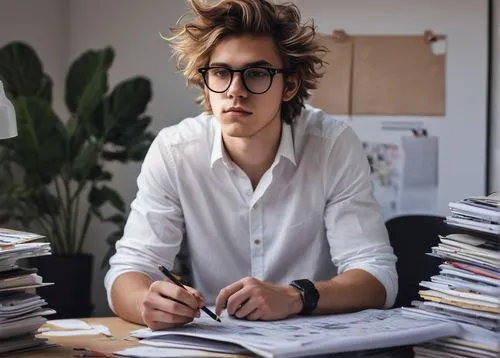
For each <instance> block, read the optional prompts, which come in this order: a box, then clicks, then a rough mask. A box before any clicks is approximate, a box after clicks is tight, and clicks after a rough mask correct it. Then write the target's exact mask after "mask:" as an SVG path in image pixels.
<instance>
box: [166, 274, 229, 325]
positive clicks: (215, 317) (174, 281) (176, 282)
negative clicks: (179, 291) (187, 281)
mask: <svg viewBox="0 0 500 358" xmlns="http://www.w3.org/2000/svg"><path fill="white" fill-rule="evenodd" d="M158 268H159V269H160V271H161V272H162V273H163V274H164V275H165V276H167V277H168V278H169V279H170V280H172V282H173V283H175V284H176V285H177V286H179V287H182V288H183V289H185V290H186V287H184V285H183V284H182V283H181V282H180V281H179V280H178V279H176V278H175V276H174V275H172V274H171V273H170V271H169V270H167V268H166V267H165V266H163V265H158ZM201 310H202V311H203V312H205V313H206V314H207V315H209V316H210V317H212V318H213V319H214V320H216V321H217V322H220V321H221V320H220V318H219V316H217V315H216V314H215V313H213V312H212V311H210V310H209V309H208V308H207V307H206V306H203V307H201Z"/></svg>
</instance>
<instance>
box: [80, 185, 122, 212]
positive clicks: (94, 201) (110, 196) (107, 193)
mask: <svg viewBox="0 0 500 358" xmlns="http://www.w3.org/2000/svg"><path fill="white" fill-rule="evenodd" d="M88 200H89V203H90V204H91V205H92V207H94V208H95V209H99V207H101V206H102V205H103V204H104V203H106V202H109V203H110V204H111V205H112V206H113V207H115V208H116V209H118V210H119V211H120V212H122V213H123V212H125V202H124V201H123V199H122V197H121V196H120V194H118V192H117V191H116V190H114V189H111V188H109V187H107V186H106V185H103V186H102V187H101V188H98V187H96V186H93V187H92V189H91V190H90V193H89V196H88Z"/></svg>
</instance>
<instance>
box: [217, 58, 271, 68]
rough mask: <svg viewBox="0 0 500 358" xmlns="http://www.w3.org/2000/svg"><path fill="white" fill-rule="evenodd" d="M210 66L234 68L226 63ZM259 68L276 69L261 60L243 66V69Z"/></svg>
mask: <svg viewBox="0 0 500 358" xmlns="http://www.w3.org/2000/svg"><path fill="white" fill-rule="evenodd" d="M209 66H220V67H228V68H232V66H231V65H229V64H227V63H224V62H214V63H210V64H209ZM259 66H265V67H274V66H273V65H272V64H271V63H269V62H267V61H265V60H260V61H255V62H249V63H246V64H245V65H244V66H242V67H241V68H245V67H259Z"/></svg>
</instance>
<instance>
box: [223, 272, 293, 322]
mask: <svg viewBox="0 0 500 358" xmlns="http://www.w3.org/2000/svg"><path fill="white" fill-rule="evenodd" d="M225 307H226V309H227V313H228V314H229V315H234V316H236V317H238V318H245V319H247V320H251V321H256V320H263V321H274V320H280V319H284V318H287V317H289V316H292V315H295V314H298V313H299V312H300V311H301V310H302V299H301V296H300V293H299V291H298V290H297V289H295V288H293V287H292V286H289V285H287V286H281V285H274V284H271V283H267V282H263V281H260V280H258V279H256V278H253V277H245V278H242V279H241V280H239V281H236V282H234V283H232V284H231V285H229V286H226V287H224V288H223V289H222V290H221V291H220V292H219V295H218V296H217V299H216V301H215V312H216V314H217V315H220V314H221V312H222V310H223V309H224V308H225Z"/></svg>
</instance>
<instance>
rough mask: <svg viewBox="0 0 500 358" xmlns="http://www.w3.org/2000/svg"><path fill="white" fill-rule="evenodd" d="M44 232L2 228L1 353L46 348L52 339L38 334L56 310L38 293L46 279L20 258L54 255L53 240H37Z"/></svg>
mask: <svg viewBox="0 0 500 358" xmlns="http://www.w3.org/2000/svg"><path fill="white" fill-rule="evenodd" d="M39 239H43V236H41V235H37V234H33V233H29V232H22V231H14V230H9V229H3V228H0V354H4V353H9V354H12V353H14V352H17V353H18V352H20V351H25V350H32V349H41V348H46V347H47V346H48V345H50V344H49V343H47V341H46V340H43V339H38V338H36V337H35V334H36V333H37V331H38V328H40V326H42V325H43V324H44V323H45V322H46V318H45V317H44V316H46V315H50V314H53V313H55V311H54V310H52V309H50V308H47V307H46V306H47V302H45V300H44V299H43V298H41V297H40V296H38V295H37V294H36V288H37V287H42V286H47V285H51V283H45V282H43V278H42V277H41V276H40V275H38V274H37V269H36V268H29V267H20V266H18V261H19V260H21V259H27V258H30V257H36V256H43V255H50V254H51V248H50V243H47V242H35V241H36V240H39Z"/></svg>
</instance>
